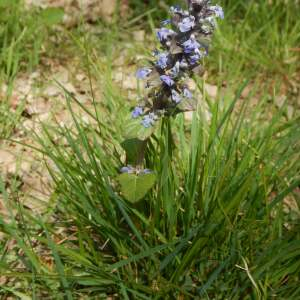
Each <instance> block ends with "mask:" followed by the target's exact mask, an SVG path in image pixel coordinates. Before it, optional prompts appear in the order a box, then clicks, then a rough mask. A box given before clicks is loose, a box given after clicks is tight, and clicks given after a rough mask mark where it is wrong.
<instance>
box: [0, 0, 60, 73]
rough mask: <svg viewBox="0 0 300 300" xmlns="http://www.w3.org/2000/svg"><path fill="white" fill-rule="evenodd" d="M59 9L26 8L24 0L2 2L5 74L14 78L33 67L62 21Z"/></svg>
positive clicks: (1, 60)
mask: <svg viewBox="0 0 300 300" xmlns="http://www.w3.org/2000/svg"><path fill="white" fill-rule="evenodd" d="M62 16H63V11H61V10H59V9H51V8H50V9H45V10H43V11H40V10H37V9H27V10H25V5H24V1H23V0H10V1H1V2H0V50H1V53H0V67H1V74H0V75H1V77H3V78H4V79H10V78H14V77H15V76H16V74H17V73H18V71H19V70H32V69H33V68H34V67H35V66H37V64H38V63H39V58H40V52H41V48H42V46H43V44H44V42H45V41H46V40H47V37H48V36H49V28H51V26H53V25H55V24H57V23H59V22H60V21H61V19H62Z"/></svg>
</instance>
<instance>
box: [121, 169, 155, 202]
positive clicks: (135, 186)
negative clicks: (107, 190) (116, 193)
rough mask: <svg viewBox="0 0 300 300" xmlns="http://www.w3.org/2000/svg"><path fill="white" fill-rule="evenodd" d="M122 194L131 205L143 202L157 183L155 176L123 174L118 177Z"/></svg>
mask: <svg viewBox="0 0 300 300" xmlns="http://www.w3.org/2000/svg"><path fill="white" fill-rule="evenodd" d="M118 181H119V183H120V185H121V193H122V195H123V196H124V197H125V199H127V200H128V201H130V202H131V203H136V202H138V201H139V200H141V199H142V198H143V197H144V196H145V195H146V194H147V192H148V191H149V190H150V189H151V188H152V186H153V185H154V183H155V175H154V174H138V175H136V174H127V173H125V174H121V175H119V177H118Z"/></svg>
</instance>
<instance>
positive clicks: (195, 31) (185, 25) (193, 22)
mask: <svg viewBox="0 0 300 300" xmlns="http://www.w3.org/2000/svg"><path fill="white" fill-rule="evenodd" d="M187 4H188V9H187V10H184V9H182V8H181V7H180V6H172V7H171V8H170V13H171V18H170V19H168V20H165V21H163V22H162V27H161V28H160V29H158V30H157V38H158V40H159V42H160V44H161V47H160V49H158V50H155V51H154V52H153V56H154V59H153V60H151V61H150V62H149V65H148V66H146V67H143V68H141V69H139V70H138V71H137V73H136V75H137V78H138V79H140V80H144V81H145V88H146V90H147V95H146V97H144V98H143V99H141V100H140V101H139V104H138V106H136V107H135V108H134V109H133V111H132V114H131V117H132V119H133V122H131V123H130V124H129V126H131V128H129V129H128V132H127V133H126V134H127V137H128V138H127V139H126V140H125V141H124V142H123V143H122V146H123V148H124V149H125V151H126V154H127V163H128V166H126V167H123V168H122V169H121V172H122V173H123V176H122V175H121V177H120V179H121V181H120V182H121V185H122V179H123V178H129V177H128V175H131V176H132V178H133V176H135V177H136V178H137V177H138V176H148V177H149V178H150V176H152V177H151V178H152V179H153V176H154V175H153V174H151V171H150V170H148V169H143V159H144V152H145V149H146V147H147V141H148V139H149V138H150V136H151V135H152V134H153V132H154V128H155V125H156V124H157V123H158V121H159V120H160V119H161V118H163V117H170V116H174V115H176V114H177V113H180V112H185V111H194V110H196V107H197V99H196V98H195V97H194V95H193V94H192V92H191V91H190V90H189V88H188V84H187V80H188V79H189V78H191V77H192V76H193V74H201V73H202V72H203V67H202V65H201V60H202V59H203V58H204V57H205V56H207V55H208V51H209V44H210V38H211V36H212V34H213V32H214V30H215V27H216V18H221V19H223V18H224V13H223V10H222V8H221V7H220V6H218V5H211V1H210V0H188V1H187ZM136 178H135V180H136ZM152 181H153V180H152ZM127 198H128V197H127Z"/></svg>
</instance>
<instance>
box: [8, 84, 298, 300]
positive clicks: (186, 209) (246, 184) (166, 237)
mask: <svg viewBox="0 0 300 300" xmlns="http://www.w3.org/2000/svg"><path fill="white" fill-rule="evenodd" d="M240 92H241V90H240V91H238V92H237V93H236V99H234V100H233V101H232V100H231V101H230V100H229V99H223V100H222V99H221V98H220V99H219V101H218V102H215V103H213V104H211V107H210V109H211V113H212V117H211V120H207V119H206V118H205V117H204V112H203V110H202V108H201V107H199V109H198V112H197V113H195V114H194V117H193V120H192V122H191V123H186V122H185V121H184V119H183V117H177V119H174V120H172V123H173V126H174V130H173V131H171V130H170V127H168V126H163V127H162V136H161V137H159V136H155V137H153V139H151V145H152V146H151V147H150V149H149V151H148V153H147V158H146V159H147V161H148V163H149V165H150V167H151V168H152V169H153V170H155V171H156V174H157V177H158V180H157V183H156V185H155V187H154V188H153V189H152V191H151V192H150V193H149V194H148V195H147V196H146V197H145V198H144V199H143V201H142V202H141V203H139V204H135V205H133V204H130V203H128V202H127V201H125V200H124V199H123V198H122V195H120V194H119V193H118V187H117V183H116V181H115V178H116V176H117V174H118V168H119V166H120V161H121V157H122V149H120V148H118V146H117V145H118V140H119V139H120V138H121V137H120V135H119V134H118V131H119V129H117V128H114V125H113V124H114V117H113V116H112V117H111V124H109V126H108V125H107V124H103V123H102V122H101V121H100V120H99V118H98V117H97V114H95V113H92V112H91V115H92V116H93V118H94V119H95V121H96V122H97V123H98V125H99V126H98V128H97V129H95V130H94V129H91V127H90V126H86V125H85V124H83V123H81V122H80V120H78V118H77V116H76V115H75V114H74V113H73V112H72V105H71V103H70V102H69V100H70V99H69V98H68V99H69V100H68V103H69V108H70V111H71V113H72V115H73V117H74V128H72V129H71V130H70V129H67V128H64V127H57V128H48V127H45V128H44V129H45V131H44V132H45V136H44V137H43V138H42V137H39V141H40V143H41V145H42V151H43V153H44V154H45V156H47V157H48V158H50V159H51V160H52V162H53V163H54V165H55V169H53V168H52V167H51V168H50V167H49V170H50V173H51V175H52V177H53V180H54V183H55V187H56V188H55V195H56V197H57V199H56V208H55V211H56V218H57V220H60V221H59V222H58V223H56V224H49V223H45V220H42V218H37V217H33V216H30V215H29V214H28V213H26V212H23V213H24V214H25V219H27V218H29V219H30V220H31V222H32V221H33V222H34V223H35V224H36V225H35V226H36V227H38V228H39V232H40V234H39V235H34V238H35V239H37V240H38V241H39V242H40V243H41V244H43V247H45V248H46V249H48V251H50V252H51V253H52V255H53V260H52V262H53V265H52V268H47V267H46V266H45V264H43V263H42V259H40V258H38V254H37V253H35V251H33V250H30V248H29V244H28V242H26V244H25V243H22V242H21V241H19V247H21V248H23V251H24V252H25V257H26V259H25V261H26V262H27V263H26V267H25V269H26V271H25V270H24V272H29V274H31V275H32V276H33V277H34V280H35V283H36V285H37V286H43V289H44V290H48V292H50V289H51V288H52V287H53V286H56V288H57V292H58V293H60V295H61V296H63V295H66V296H68V299H72V298H75V297H76V295H77V294H81V293H83V294H85V295H88V297H96V295H99V293H103V295H105V296H109V295H114V294H117V295H118V296H119V297H121V298H124V299H153V297H155V299H174V298H177V297H185V298H186V299H195V297H198V298H199V299H203V298H208V299H210V298H214V299H225V298H228V299H241V298H243V299H247V298H250V297H257V298H263V299H266V298H268V297H271V296H276V297H278V298H285V297H288V298H289V299H296V298H297V297H298V296H299V295H300V290H299V268H300V265H299V255H300V239H299V223H295V221H293V220H292V219H290V215H289V214H287V213H285V206H284V203H283V200H284V199H285V198H286V196H287V195H292V192H293V190H294V189H296V188H297V186H298V185H299V184H300V178H299V175H298V174H299V169H300V165H299V147H300V145H299V139H298V137H299V126H298V122H299V119H294V120H291V121H289V122H288V123H284V122H282V120H283V119H282V112H279V113H278V114H277V115H275V116H274V117H273V118H272V120H271V121H269V122H267V121H262V120H261V117H262V116H261V112H262V109H263V107H264V105H265V101H264V100H265V99H261V103H260V105H259V106H258V107H256V108H255V109H254V110H253V111H249V110H247V104H246V102H245V104H244V105H243V106H242V107H241V109H240V111H239V112H238V113H235V112H234V110H233V107H234V104H235V102H236V101H237V99H238V98H239V95H240ZM115 102H116V105H120V106H121V105H123V103H124V99H122V98H119V99H118V98H117V99H115ZM115 118H116V116H115ZM57 136H61V137H64V138H65V141H64V146H60V145H59V143H57V138H55V137H57ZM166 138H167V139H166ZM170 143H175V144H176V145H178V147H177V149H176V150H174V149H173V150H171V148H170ZM171 151H172V152H173V153H172V155H171ZM62 220H65V221H62ZM5 226H8V225H5ZM19 226H21V225H19ZM59 227H60V228H61V227H63V228H65V235H66V237H65V238H62V240H63V242H59V243H57V242H55V240H57V238H58V234H57V233H56V230H57V229H58V228H59ZM4 228H5V227H4ZM68 228H69V229H68ZM71 228H73V229H71ZM27 230H28V232H29V234H30V232H32V233H33V232H35V230H33V229H30V228H27ZM18 234H19V233H18V231H16V233H15V235H18ZM70 235H72V236H73V237H74V238H72V239H69V237H70ZM55 237H56V238H55ZM15 238H16V239H17V237H15ZM30 239H32V238H30ZM17 240H18V239H17ZM20 275H21V274H20ZM33 277H32V278H33ZM27 293H29V290H27Z"/></svg>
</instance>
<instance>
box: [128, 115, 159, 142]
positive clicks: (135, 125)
mask: <svg viewBox="0 0 300 300" xmlns="http://www.w3.org/2000/svg"><path fill="white" fill-rule="evenodd" d="M157 123H158V121H157V122H156V124H157ZM154 131H155V126H151V127H149V128H145V127H144V126H143V125H142V124H141V119H140V118H138V119H134V120H130V121H129V122H128V123H127V125H126V126H125V132H124V137H125V138H126V139H135V138H137V139H139V140H141V141H144V140H146V139H147V138H149V137H150V136H151V135H152V134H153V132H154Z"/></svg>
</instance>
